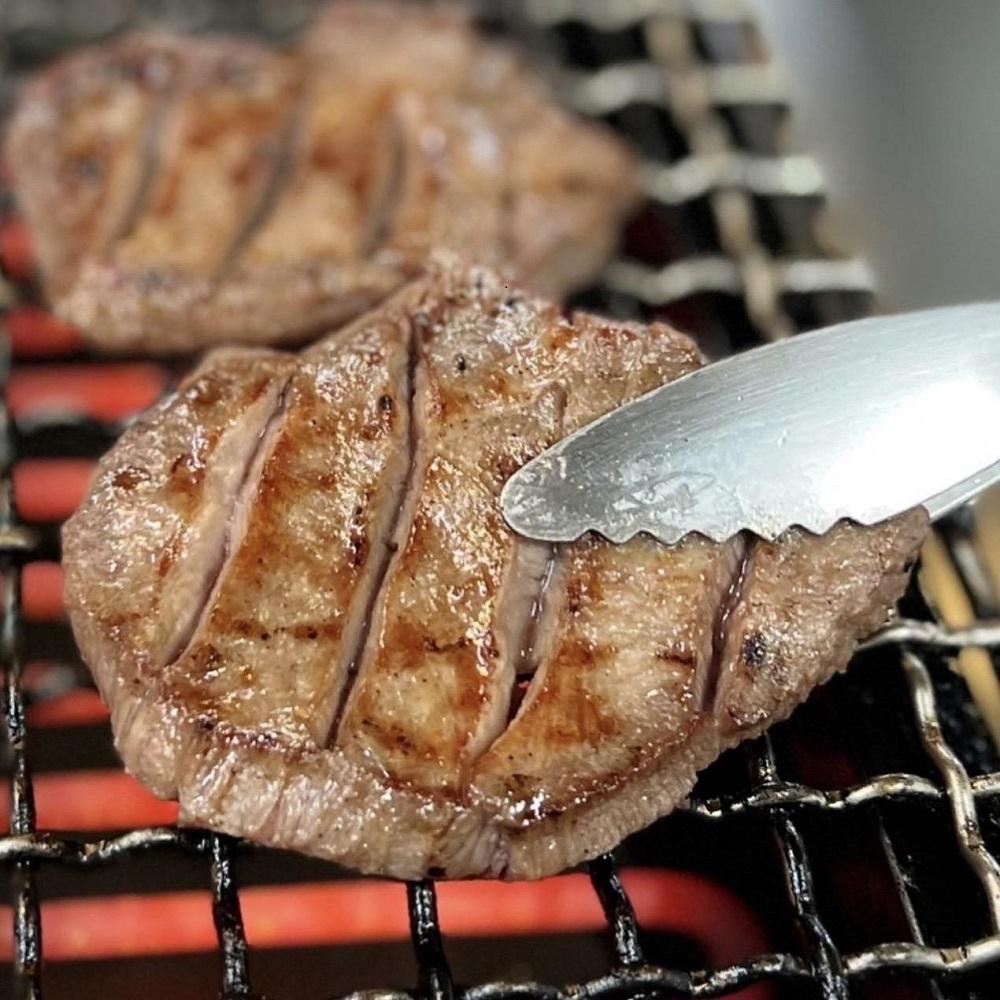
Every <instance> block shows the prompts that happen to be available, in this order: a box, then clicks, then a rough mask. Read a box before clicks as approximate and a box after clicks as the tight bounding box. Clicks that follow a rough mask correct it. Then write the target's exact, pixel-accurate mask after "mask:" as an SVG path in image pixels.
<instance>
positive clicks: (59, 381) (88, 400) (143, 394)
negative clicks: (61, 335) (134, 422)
mask: <svg viewBox="0 0 1000 1000" xmlns="http://www.w3.org/2000/svg"><path fill="white" fill-rule="evenodd" d="M166 387H167V373H166V372H165V371H164V370H163V369H162V368H161V367H159V365H153V364H97V365H46V366H45V367H43V368H40V367H34V368H32V367H26V366H25V367H21V368H15V369H14V371H13V372H11V376H10V381H9V382H8V383H7V404H8V406H9V407H10V410H11V413H12V414H13V415H14V417H15V419H18V420H24V419H32V418H35V419H37V418H38V417H42V416H46V415H51V414H55V415H58V416H63V415H67V416H70V417H77V418H79V417H89V418H90V419H92V420H99V421H106V422H109V423H110V422H114V421H118V420H123V419H125V418H126V417H131V416H134V415H135V414H136V413H138V412H139V411H140V410H144V409H146V407H148V406H151V405H152V404H153V403H155V402H156V400H157V399H159V398H160V396H161V395H162V394H163V391H164V390H165V389H166Z"/></svg>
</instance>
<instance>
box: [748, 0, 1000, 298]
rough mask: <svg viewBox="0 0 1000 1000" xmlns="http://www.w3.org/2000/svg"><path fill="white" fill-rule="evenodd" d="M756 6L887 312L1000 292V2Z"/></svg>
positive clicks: (838, 219)
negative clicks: (872, 268)
mask: <svg viewBox="0 0 1000 1000" xmlns="http://www.w3.org/2000/svg"><path fill="white" fill-rule="evenodd" d="M752 2H753V4H754V6H755V8H756V10H757V12H758V15H759V17H760V23H761V27H762V29H763V33H764V37H765V39H766V41H767V43H768V44H769V45H770V47H771V49H772V51H773V52H774V54H775V57H776V61H777V62H778V63H779V65H780V66H781V67H783V70H784V72H785V76H786V83H787V86H788V89H789V93H790V96H791V103H792V106H793V108H794V110H795V125H794V128H795V132H796V134H797V137H798V139H799V143H800V145H801V146H802V147H803V148H805V149H808V150H810V151H811V152H813V153H814V154H816V156H817V158H818V159H819V161H820V163H821V164H822V167H823V171H824V174H825V176H826V181H827V189H828V191H829V194H830V198H831V203H832V206H833V212H832V225H833V226H834V227H835V229H836V230H837V231H838V232H839V233H840V234H841V236H842V239H843V241H844V242H846V243H848V244H853V245H855V246H860V247H863V248H864V249H865V251H866V252H867V254H868V257H869V259H870V261H871V262H872V265H873V267H874V270H875V276H876V281H877V283H878V286H879V298H880V300H881V301H882V304H883V305H884V306H885V307H886V308H887V309H903V308H919V307H924V306H935V305H944V304H947V303H952V302H961V301H972V300H976V299H995V298H997V297H998V296H1000V259H998V246H1000V196H998V193H997V186H996V185H997V177H998V175H1000V59H998V51H1000V50H998V40H1000V4H997V3H993V2H991V0H949V2H948V3H947V4H942V3H936V2H935V0H905V2H902V3H900V2H899V0H752Z"/></svg>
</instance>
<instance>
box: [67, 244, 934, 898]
mask: <svg viewBox="0 0 1000 1000" xmlns="http://www.w3.org/2000/svg"><path fill="white" fill-rule="evenodd" d="M699 363H700V362H699V357H698V354H697V351H696V350H695V349H694V347H693V345H692V344H691V343H690V342H689V341H688V340H686V339H685V338H684V337H682V336H680V335H679V334H677V333H675V332H674V331H671V330H669V329H668V328H666V327H664V326H660V325H654V326H652V327H648V328H644V327H640V326H636V325H628V324H625V325H621V324H612V323H609V322H606V321H602V320H598V319H596V318H593V317H588V316H580V315H578V316H574V317H572V318H566V317H564V316H563V315H562V314H561V313H560V311H559V310H558V309H557V308H555V307H554V306H551V305H548V304H546V303H544V302H541V301H539V300H535V299H531V298H529V297H527V296H526V295H525V294H524V293H523V292H521V291H520V290H518V289H516V288H513V287H509V286H507V285H506V284H505V283H504V282H503V281H502V280H501V279H499V278H498V277H497V276H496V275H494V274H493V273H491V272H489V271H484V270H471V271H470V270H467V269H464V268H461V267H457V266H455V265H452V264H450V263H447V262H445V263H441V264H437V265H435V267H434V269H433V271H432V273H431V274H430V275H428V276H427V277H426V278H424V279H421V280H420V281H418V282H416V283H414V284H412V285H410V286H407V287H406V288H405V289H404V290H403V291H401V292H400V293H398V295H397V296H395V297H394V298H393V299H392V300H391V302H390V303H389V304H387V305H386V306H384V307H383V308H381V309H380V310H378V311H376V312H374V313H372V314H371V315H369V316H366V317H364V318H362V319H361V320H359V321H358V322H357V323H356V324H355V325H354V326H353V327H351V328H349V329H348V330H346V331H345V332H343V333H342V334H341V335H340V336H338V337H337V338H333V339H329V340H327V341H324V342H322V343H320V344H318V345H316V346H315V347H314V348H312V349H310V350H309V351H308V352H306V353H305V354H304V355H302V356H301V358H298V359H296V358H294V357H291V356H286V355H280V354H272V353H268V352H264V351H243V350H230V351H227V352H222V353H216V354H214V355H212V356H210V358H209V359H208V360H207V361H206V363H205V365H204V366H203V368H202V370H201V371H200V372H199V373H198V374H197V375H196V376H195V377H194V379H193V381H192V382H191V383H190V384H189V385H188V386H186V387H185V388H184V389H182V391H181V392H180V393H179V394H178V396H177V397H176V398H175V399H174V400H173V401H171V402H169V403H167V404H165V405H164V406H162V407H161V408H160V409H159V410H157V411H155V412H154V413H153V414H152V415H151V416H150V417H148V418H147V419H146V420H145V421H144V422H142V423H140V424H138V425H136V426H135V427H134V428H132V429H130V430H129V431H127V432H126V434H125V436H124V438H123V439H122V442H121V443H120V444H119V445H118V446H117V447H116V448H115V449H114V450H113V451H112V452H111V453H110V454H109V456H108V457H107V458H106V459H105V460H104V461H103V463H102V466H101V472H100V475H99V478H98V482H97V486H96V488H95V492H94V493H93V495H92V496H91V498H90V499H89V500H88V501H87V503H85V504H84V506H83V507H82V508H81V510H80V512H79V513H78V514H77V515H76V516H75V517H74V518H73V519H72V520H71V521H70V522H69V524H68V525H67V528H66V532H65V551H66V558H67V566H68V580H69V589H68V602H67V603H68V607H69V608H70V612H71V617H72V620H73V624H74V628H75V630H76V633H77V636H78V638H79V641H80V646H81V649H82V651H83V653H84V656H85V658H86V659H87V661H88V662H89V663H90V664H91V665H92V666H93V668H94V670H95V673H96V675H97V676H98V678H99V680H100V682H101V687H102V691H103V692H104V694H105V697H106V698H108V700H109V702H110V703H111V706H112V712H113V721H114V726H115V732H116V739H117V741H118V745H119V747H120V749H121V752H122V755H123V757H124V759H125V761H126V764H127V765H128V766H129V767H130V769H132V770H133V772H135V773H137V774H138V775H139V776H140V777H141V778H143V779H144V780H145V781H146V782H147V783H149V784H150V785H151V787H153V788H154V789H155V790H156V791H157V792H158V793H160V794H165V795H177V796H178V798H179V800H180V803H181V814H182V817H183V818H184V820H185V822H189V823H194V824H200V825H207V826H210V827H213V828H216V829H220V830H224V831H227V832H229V833H232V834H236V835H240V836H246V837H250V838H251V839H255V840H257V841H260V842H263V843H268V844H274V845H277V846H282V847H288V848H295V849H299V850H303V851H306V852H309V853H312V854H316V855H319V856H322V857H328V858H333V859H335V860H338V861H340V862H342V863H345V864H348V865H351V866H353V867H356V868H360V869H363V870H365V871H372V872H380V873H383V874H390V875H394V876H398V877H410V878H412V877H417V876H420V875H425V874H427V873H433V874H445V875H448V876H454V877H460V876H467V875H481V874H492V875H503V876H505V877H509V878H531V877H539V876H542V875H545V874H549V873H552V872H555V871H558V870H560V869H562V868H564V867H566V866H568V865H571V864H574V863H576V862H578V861H580V860H582V859H585V858H588V857H592V856H594V855H595V854H597V853H600V852H601V851H604V850H607V849H609V848H610V847H612V846H613V845H614V844H616V843H617V842H618V841H619V840H620V839H621V838H622V837H624V836H625V835H627V834H628V833H630V832H632V831H634V830H636V829H638V828H639V827H641V826H643V825H645V824H646V823H648V822H649V821H651V820H652V819H654V818H656V817H657V816H660V815H662V814H663V813H665V812H668V811H669V810H670V809H671V808H673V806H675V805H676V803H677V802H678V801H679V800H681V799H682V798H683V797H684V796H686V795H687V794H688V792H689V791H690V789H691V787H692V785H693V783H694V780H695V777H696V774H697V772H698V770H699V769H701V768H702V767H704V766H706V765H707V764H708V763H710V762H711V761H712V760H713V759H714V758H715V757H716V756H718V754H719V753H720V752H721V751H722V750H723V749H725V748H726V747H729V746H732V745H733V744H734V743H736V742H738V741H739V740H741V739H743V738H746V737H748V736H752V735H754V734H756V733H758V732H760V731H761V729H763V728H764V727H765V726H766V725H769V724H770V723H771V722H772V721H774V720H775V719H777V718H781V717H783V716H784V715H786V714H787V713H788V712H790V711H791V710H792V708H794V706H795V705H796V704H798V703H799V702H800V701H801V700H802V699H803V698H805V697H806V696H807V694H808V692H809V691H810V690H811V689H812V687H814V686H815V685H816V684H819V683H822V682H823V681H825V680H826V679H828V678H829V677H830V676H831V674H832V673H833V672H835V671H836V670H839V669H842V668H843V667H844V665H845V664H846V662H847V659H848V658H849V655H850V653H851V650H852V649H853V646H854V644H855V642H856V640H857V639H858V638H859V637H860V636H862V635H864V634H865V633H867V632H869V631H871V630H872V629H874V628H875V627H876V626H877V625H878V624H879V622H880V621H881V620H882V619H883V618H884V616H885V614H886V611H887V609H888V607H889V606H891V604H892V602H893V600H895V598H896V597H897V596H898V595H899V593H900V592H901V591H902V589H903V586H904V585H905V580H906V574H907V572H908V570H909V567H910V565H911V563H912V560H913V559H914V558H915V554H916V551H917V548H918V546H919V543H920V541H921V539H922V537H923V534H924V531H925V529H926V518H925V516H924V515H923V513H922V512H916V513H913V514H910V515H906V516H904V517H901V518H897V519H896V520H894V521H892V522H889V523H887V524H885V525H881V526H878V527H876V528H857V527H848V526H840V527H838V528H836V529H835V530H834V531H832V532H831V533H829V534H828V535H826V536H824V537H822V538H814V537H811V536H807V535H804V534H802V533H797V532H792V533H790V534H789V535H788V536H787V537H786V538H783V539H782V540H781V541H779V542H777V543H772V544H763V543H761V544H759V545H758V546H755V548H754V550H753V552H752V553H750V554H749V556H748V555H747V553H746V550H745V546H744V545H743V543H742V542H741V541H736V542H732V543H730V544H728V545H721V546H720V545H717V544H714V543H711V542H708V541H705V540H701V539H692V540H689V541H687V542H685V543H684V544H682V545H679V546H672V547H666V546H662V545H660V544H658V543H656V542H655V541H653V540H651V539H648V538H636V539H633V540H632V541H631V542H629V543H627V544H626V545H623V546H612V545H609V544H607V543H605V542H603V541H601V540H599V539H596V538H593V537H588V538H585V539H582V540H581V541H579V542H577V543H574V544H572V545H566V546H559V547H557V548H555V549H549V548H548V547H546V546H534V545H532V544H530V543H525V542H523V541H521V540H516V539H515V538H514V537H513V536H512V535H511V534H510V533H509V532H508V530H507V529H506V527H505V525H504V523H503V521H502V519H501V517H500V514H499V507H498V497H499V493H500V489H501V486H502V484H503V482H504V481H505V480H506V478H507V476H509V475H510V473H511V472H513V471H514V469H516V468H517V467H519V466H520V465H521V464H522V463H523V462H524V461H526V460H527V459H528V458H530V457H531V456H533V455H534V454H537V453H538V451H540V450H541V449H543V448H544V447H546V446H547V445H548V444H550V443H551V442H552V441H554V440H555V439H556V438H558V437H561V436H562V435H563V434H565V433H567V432H568V431H571V430H573V429H574V428H576V427H578V426H580V425H581V424H583V423H584V422H586V421H588V420H590V419H592V418H593V417H596V416H598V415H600V414H601V413H603V412H606V411H607V410H608V409H610V408H611V407H613V406H616V405H618V404H619V403H620V402H623V401H625V400H627V399H630V398H633V397H634V396H636V395H638V394H640V393H642V392H645V391H647V390H648V389H650V388H651V387H653V386H655V385H658V384H660V383H662V382H664V381H667V380H669V379H672V378H676V377H678V376H680V375H682V374H684V373H685V372H688V371H690V370H692V369H693V368H694V367H696V366H697V365H698V364H699ZM196 399H197V400H203V401H204V400H205V399H210V400H211V403H210V404H208V403H205V402H202V403H201V404H199V405H201V406H204V407H207V408H206V409H205V411H204V415H203V416H201V415H200V414H201V411H200V410H197V409H196V408H195V400H196ZM254 407H256V409H254ZM251 411H252V416H249V417H247V416H240V414H243V413H249V412H251ZM275 413H277V414H278V416H277V417H275V418H274V419H273V420H272V415H273V414H275ZM241 421H242V422H241ZM269 421H271V423H270V427H269V429H268V424H269ZM236 426H240V427H244V426H245V427H246V428H248V429H246V430H245V431H244V432H243V433H242V435H241V436H240V438H239V440H240V442H241V443H240V445H239V447H238V448H236V447H235V446H233V447H231V448H230V450H231V451H233V452H234V453H235V452H238V453H239V460H238V461H235V460H234V461H230V460H228V459H227V458H226V455H227V454H228V452H227V451H226V448H227V447H228V445H227V443H228V442H230V441H231V440H233V438H232V434H233V428H234V427H236ZM191 441H196V442H199V443H198V444H197V447H195V448H192V446H191V443H190V442H191ZM195 451H197V453H198V456H199V458H198V461H197V462H195V463H194V466H195V467H196V468H198V469H201V470H202V471H201V472H200V473H199V476H198V477H195V479H191V477H188V478H187V479H185V480H184V482H185V485H186V490H185V491H184V492H178V490H177V487H176V473H175V472H172V471H171V470H174V469H183V468H185V467H186V465H190V464H191V462H190V461H188V460H187V459H185V457H184V456H186V455H188V454H193V452H195ZM230 465H233V466H234V467H235V468H237V469H238V472H239V475H238V474H237V472H232V473H229V472H226V469H228V468H229V466H230ZM247 469H249V470H250V474H249V476H246V483H245V486H244V488H243V489H242V490H241V488H240V485H239V483H240V476H241V475H244V474H245V470H247ZM213 498H214V499H213ZM222 498H225V500H226V503H225V504H224V503H223V502H222ZM234 509H235V510H236V514H235V515H234V514H233V513H232V512H233V510H234ZM206 511H210V512H211V513H210V514H207V513H205V512H206ZM168 539H171V540H172V539H177V542H176V543H172V544H171V545H167V544H165V543H166V540H168ZM198 539H202V541H200V542H199V541H198ZM204 539H211V541H204ZM161 550H162V551H168V550H169V551H170V552H171V553H172V554H171V557H170V560H168V565H167V568H166V570H165V571H164V572H163V573H162V575H160V571H159V570H158V569H157V565H156V562H155V560H152V559H151V558H150V555H149V554H150V553H158V552H160V551H161ZM220 552H222V554H223V555H222V559H221V565H220V557H219V553H220ZM213 579H214V580H215V582H214V584H213V583H212V582H211V581H212V580H213ZM192 580H194V581H198V585H197V587H194V586H192V585H191V584H190V582H189V581H192ZM182 586H183V587H185V588H186V590H185V591H182V590H181V587H182ZM191 592H196V593H201V594H203V595H204V594H207V595H208V596H207V600H206V601H205V607H204V610H203V611H199V612H197V614H196V615H195V617H194V618H193V619H192V618H191V617H190V612H189V613H188V621H189V623H190V622H191V621H193V622H194V628H193V629H191V630H190V631H191V635H190V639H189V640H187V641H186V644H185V648H184V649H183V650H182V652H181V654H180V655H179V656H176V657H175V658H171V655H170V650H171V649H173V648H175V646H176V644H177V642H178V641H179V639H180V640H184V639H185V638H186V633H184V632H178V631H177V630H176V629H175V630H174V631H170V630H167V631H164V626H163V624H162V622H163V618H164V614H163V612H167V614H166V617H167V618H170V617H171V615H170V612H171V611H176V610H177V609H179V608H181V607H183V605H182V602H181V595H182V594H185V596H186V594H189V593H191ZM158 612H159V614H158ZM173 617H176V615H174V616H173ZM536 667H537V669H533V668H536ZM532 671H533V673H532ZM518 673H522V674H523V675H525V676H530V680H528V682H527V691H526V692H525V693H524V696H523V699H522V700H520V701H518V699H517V698H515V697H513V692H514V690H515V686H516V684H517V675H518Z"/></svg>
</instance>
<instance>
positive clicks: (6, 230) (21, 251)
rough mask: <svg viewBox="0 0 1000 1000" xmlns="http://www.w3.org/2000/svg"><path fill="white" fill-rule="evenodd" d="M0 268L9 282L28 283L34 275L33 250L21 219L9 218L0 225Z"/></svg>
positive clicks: (26, 228) (26, 229)
mask: <svg viewBox="0 0 1000 1000" xmlns="http://www.w3.org/2000/svg"><path fill="white" fill-rule="evenodd" d="M0 268H3V273H4V274H5V275H7V277H8V278H10V279H11V281H20V282H23V281H29V280H30V279H31V276H32V275H33V274H34V273H35V248H34V244H33V243H32V240H31V233H30V232H29V231H28V227H27V226H26V225H25V224H24V221H23V220H22V219H18V218H16V217H11V218H8V219H4V221H3V224H2V225H0Z"/></svg>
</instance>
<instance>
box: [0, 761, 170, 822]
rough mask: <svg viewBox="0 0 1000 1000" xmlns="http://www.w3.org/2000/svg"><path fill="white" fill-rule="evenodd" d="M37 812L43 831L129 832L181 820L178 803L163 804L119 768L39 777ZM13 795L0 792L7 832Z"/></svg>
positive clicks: (36, 796) (1, 820)
mask: <svg viewBox="0 0 1000 1000" xmlns="http://www.w3.org/2000/svg"><path fill="white" fill-rule="evenodd" d="M34 786H35V808H36V810H37V822H38V828H39V829H41V830H79V831H94V830H101V831H104V830H129V829H132V828H133V827H143V826H162V825H167V824H170V823H176V822H177V803H176V802H164V801H162V800H161V799H158V798H156V796H154V795H153V794H152V792H147V791H146V789H145V788H144V787H143V786H142V785H140V784H139V782H138V781H136V780H135V778H132V777H130V776H129V775H127V774H126V773H125V772H124V771H118V770H96V769H95V770H85V771H68V772H65V773H62V772H56V773H50V774H38V775H36V776H35V780H34ZM8 803H9V800H8V793H7V790H6V789H4V790H3V792H0V813H2V815H0V824H2V829H3V830H4V831H6V830H7V828H8V824H7V815H8Z"/></svg>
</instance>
